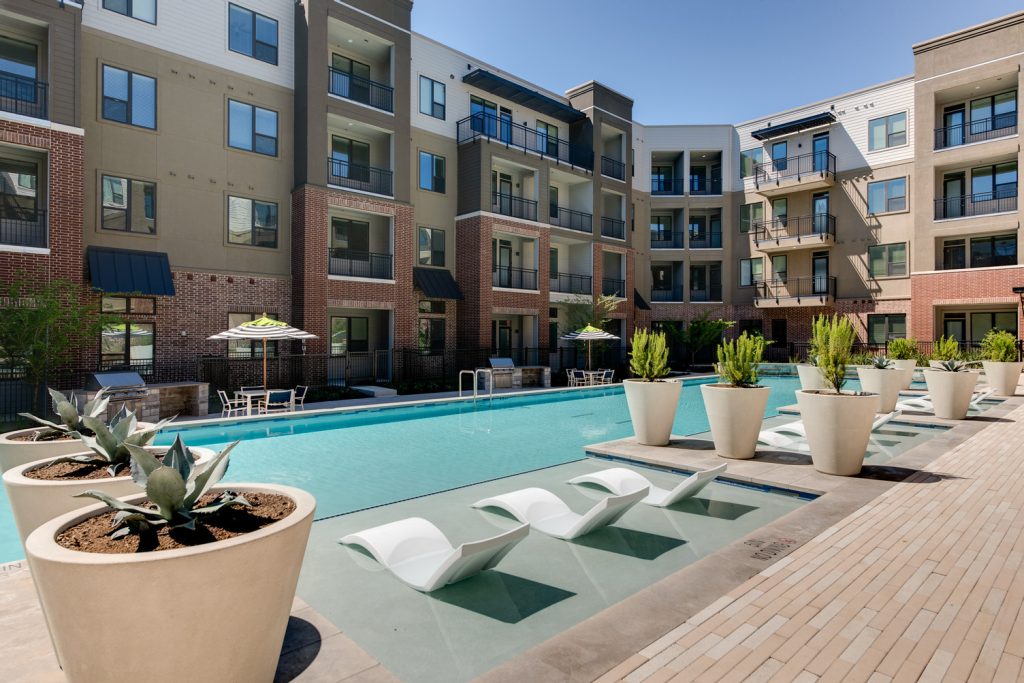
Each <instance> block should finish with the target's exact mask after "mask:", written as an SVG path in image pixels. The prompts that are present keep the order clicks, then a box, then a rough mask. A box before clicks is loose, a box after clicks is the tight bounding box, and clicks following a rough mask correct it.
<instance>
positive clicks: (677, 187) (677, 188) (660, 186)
mask: <svg viewBox="0 0 1024 683" xmlns="http://www.w3.org/2000/svg"><path fill="white" fill-rule="evenodd" d="M684 187H685V184H684V183H683V179H682V178H651V194H652V195H657V196H663V197H664V196H676V197H678V196H682V194H683V188H684Z"/></svg>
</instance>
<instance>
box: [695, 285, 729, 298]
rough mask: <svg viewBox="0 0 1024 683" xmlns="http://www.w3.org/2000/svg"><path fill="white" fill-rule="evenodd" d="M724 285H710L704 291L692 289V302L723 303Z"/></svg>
mask: <svg viewBox="0 0 1024 683" xmlns="http://www.w3.org/2000/svg"><path fill="white" fill-rule="evenodd" d="M721 300H722V285H710V286H708V287H704V288H702V289H692V288H691V289H690V301H721Z"/></svg>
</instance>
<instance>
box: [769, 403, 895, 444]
mask: <svg viewBox="0 0 1024 683" xmlns="http://www.w3.org/2000/svg"><path fill="white" fill-rule="evenodd" d="M902 413H903V411H902V410H894V411H892V412H891V413H885V414H884V415H879V416H878V417H876V418H875V421H874V422H872V423H871V431H872V432H874V431H875V430H877V429H881V428H882V426H883V425H885V424H886V423H887V422H889V421H890V420H892V419H893V418H897V417H899V416H900V415H901V414H902ZM872 438H874V437H872ZM757 442H758V443H760V444H765V445H768V446H773V447H775V448H790V449H793V450H798V451H806V450H809V447H808V445H807V427H805V426H804V423H803V420H796V421H794V422H787V423H786V424H782V425H778V426H777V427H771V428H769V429H764V430H762V431H761V433H760V434H758V435H757Z"/></svg>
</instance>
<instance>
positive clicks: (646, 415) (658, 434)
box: [622, 379, 683, 446]
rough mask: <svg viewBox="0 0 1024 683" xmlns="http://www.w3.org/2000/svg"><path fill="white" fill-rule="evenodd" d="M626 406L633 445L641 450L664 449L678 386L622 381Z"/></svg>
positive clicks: (673, 415)
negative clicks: (631, 424) (652, 447)
mask: <svg viewBox="0 0 1024 683" xmlns="http://www.w3.org/2000/svg"><path fill="white" fill-rule="evenodd" d="M622 386H623V388H624V389H625V391H626V405H628V406H629V419H630V420H631V421H632V422H633V432H634V433H635V434H636V440H637V443H639V444H642V445H644V446H665V445H667V444H668V442H669V440H670V439H671V436H672V423H673V422H674V421H675V419H676V407H677V406H678V405H679V394H680V393H682V391H683V383H682V382H665V381H658V382H645V381H643V380H639V379H627V380H623V382H622Z"/></svg>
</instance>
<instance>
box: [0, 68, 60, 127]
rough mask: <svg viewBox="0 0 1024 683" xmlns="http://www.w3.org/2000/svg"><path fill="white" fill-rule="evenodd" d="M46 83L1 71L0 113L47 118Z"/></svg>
mask: <svg viewBox="0 0 1024 683" xmlns="http://www.w3.org/2000/svg"><path fill="white" fill-rule="evenodd" d="M47 92H48V91H47V86H46V83H44V82H42V81H37V80H36V79H34V78H26V77H24V76H19V75H17V74H12V73H9V72H7V71H0V111H6V112H10V113H11V114H20V115H22V116H31V117H32V118H35V119H45V118H46V94H47Z"/></svg>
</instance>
